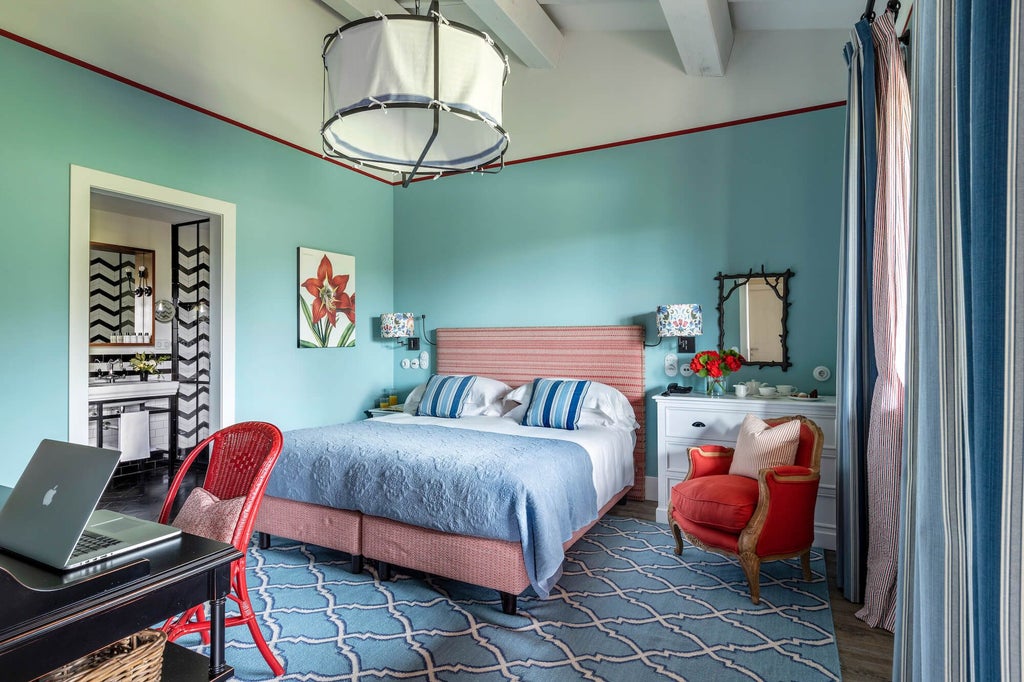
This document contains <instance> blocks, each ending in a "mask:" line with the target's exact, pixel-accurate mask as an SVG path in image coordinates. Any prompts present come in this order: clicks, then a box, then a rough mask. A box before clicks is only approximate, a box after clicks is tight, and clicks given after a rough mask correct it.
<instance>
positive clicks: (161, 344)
mask: <svg viewBox="0 0 1024 682" xmlns="http://www.w3.org/2000/svg"><path fill="white" fill-rule="evenodd" d="M154 347H155V348H156V350H170V349H171V340H170V339H157V340H156V345H155V346H154Z"/></svg>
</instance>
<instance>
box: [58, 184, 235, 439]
mask: <svg viewBox="0 0 1024 682" xmlns="http://www.w3.org/2000/svg"><path fill="white" fill-rule="evenodd" d="M70 203H71V211H70V220H69V227H70V229H69V232H70V243H69V246H70V258H69V350H68V434H69V440H70V441H72V442H77V443H88V442H89V441H90V440H91V438H90V424H91V423H92V424H93V428H94V429H95V428H96V426H95V422H96V420H95V418H93V419H90V416H89V414H90V405H91V404H92V401H91V399H90V395H91V393H95V392H96V384H98V383H100V382H99V381H97V371H96V370H97V368H98V367H100V366H101V365H99V364H98V363H96V362H95V360H96V359H97V357H98V356H102V357H105V358H111V359H112V360H120V361H121V362H120V364H119V365H114V363H113V362H112V363H111V365H112V366H117V367H118V369H119V372H118V373H117V376H115V377H111V378H110V379H109V381H110V383H111V384H113V383H115V382H126V383H127V384H129V385H130V384H131V383H132V382H133V380H134V381H137V380H138V379H141V378H143V377H142V376H136V375H135V374H133V373H132V372H133V370H136V369H137V368H136V367H134V366H131V365H130V363H128V364H127V369H126V363H127V361H128V360H130V359H131V358H132V357H133V356H134V354H135V353H137V352H142V353H144V354H149V355H148V357H150V358H152V359H154V360H156V359H162V358H164V357H166V358H167V359H166V360H164V361H163V362H161V363H159V364H158V365H157V367H156V369H155V372H154V373H156V374H158V376H159V377H160V378H163V379H168V378H169V379H172V380H173V382H174V383H175V394H174V399H173V409H170V411H169V413H170V414H171V415H173V419H174V422H175V428H174V429H173V433H172V432H170V429H169V430H168V433H166V435H162V434H158V438H159V439H160V440H164V439H165V442H166V449H167V450H168V451H169V452H178V451H179V450H183V451H185V452H187V451H188V450H189V449H191V447H192V446H194V445H195V444H196V443H197V442H199V441H201V440H202V439H203V438H205V436H206V435H208V434H209V433H211V432H212V431H215V430H216V429H218V428H220V427H221V426H223V425H227V424H231V423H234V393H235V391H234V378H235V373H234V357H235V355H234V335H235V333H234V330H235V311H234V305H235V295H234V294H235V292H234V280H235V268H234V264H235V255H234V244H235V206H234V205H233V204H230V203H227V202H222V201H219V200H217V199H212V198H209V197H203V196H200V195H195V194H190V193H187V192H182V191H180V190H175V189H172V188H167V187H162V186H158V185H153V184H151V183H145V182H141V181H138V180H133V179H131V178H124V177H121V176H116V175H112V174H109V173H103V172H101V171H95V170H92V169H87V168H81V167H78V166H72V167H71V202H70ZM104 214H106V215H104ZM97 217H99V218H101V220H100V222H102V221H103V220H106V222H107V223H108V224H109V223H113V224H114V226H115V227H114V229H111V228H110V227H109V225H108V227H107V228H105V230H101V232H100V234H99V235H97V234H95V233H94V231H93V227H92V226H93V225H94V224H96V222H97ZM147 228H148V229H147ZM118 230H120V232H118ZM147 232H148V233H149V234H148V236H147V234H146V233H147ZM97 236H99V237H100V239H106V240H107V242H110V241H115V242H122V243H123V245H125V246H130V247H138V248H142V249H145V250H149V251H153V252H154V254H155V263H153V265H151V266H150V267H151V268H152V270H151V271H149V274H150V275H151V278H150V279H151V281H149V280H147V281H146V282H143V283H142V286H141V287H140V283H139V281H138V276H139V275H138V270H139V268H138V267H137V266H135V267H134V268H130V270H131V272H132V273H133V277H135V281H133V282H132V283H131V287H133V288H134V289H133V290H134V292H135V295H136V296H139V290H140V288H141V289H142V291H143V293H142V295H141V299H142V302H141V303H136V304H135V307H136V308H137V309H139V310H141V311H142V313H141V318H142V320H143V322H144V323H146V324H149V325H150V326H151V328H152V331H151V336H150V337H147V336H146V334H147V333H150V331H149V329H150V328H149V327H145V329H146V331H142V330H141V328H140V329H138V330H137V329H131V331H132V332H135V331H138V333H137V334H135V333H133V334H129V335H128V336H124V335H122V334H119V335H118V337H117V338H116V341H117V343H110V341H111V339H110V338H109V336H108V337H106V338H103V339H102V340H101V342H100V343H96V341H95V340H94V338H93V337H94V336H96V333H95V332H96V331H97V325H96V324H95V318H96V313H95V312H94V313H93V315H92V317H93V318H94V319H93V322H94V323H93V324H90V322H91V320H90V308H96V306H94V305H91V303H92V301H91V300H90V260H91V258H90V244H91V243H94V242H97V241H98V239H96V237H97ZM133 242H135V243H133ZM143 242H145V244H143ZM154 245H159V247H158V248H157V247H155V246H154ZM150 247H153V248H150ZM149 286H151V287H152V290H151V291H149V290H148V289H147V287H149ZM147 297H148V298H150V301H149V303H148V309H147V303H146V301H145V299H146V298H147ZM100 314H103V313H102V312H101V313H100ZM101 326H102V325H101ZM118 329H119V331H121V332H124V331H126V330H127V329H128V327H123V328H122V327H119V328H118ZM111 333H112V332H111ZM91 342H92V343H91ZM90 344H91V345H90ZM161 373H166V376H161ZM140 374H145V372H140ZM90 376H91V377H92V378H93V382H92V383H93V385H92V386H90V383H91V382H90ZM104 378H106V377H104ZM146 378H149V377H146ZM104 383H105V382H104ZM140 386H141V384H138V383H135V385H134V386H130V388H137V387H140ZM104 390H108V389H106V388H104ZM115 392H116V389H115ZM100 421H101V423H102V420H100ZM158 421H159V420H158ZM168 426H169V427H170V426H171V424H170V423H168ZM95 437H96V432H95V431H93V433H92V438H95ZM106 445H108V446H109V445H110V444H106Z"/></svg>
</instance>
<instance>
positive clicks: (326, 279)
mask: <svg viewBox="0 0 1024 682" xmlns="http://www.w3.org/2000/svg"><path fill="white" fill-rule="evenodd" d="M302 286H303V288H305V289H306V291H308V292H309V294H310V296H312V297H313V324H316V323H317V322H319V321H320V320H322V319H323V318H324V317H325V316H326V317H327V319H328V321H329V322H330V324H331V326H332V327H336V326H337V325H338V311H341V312H342V313H344V314H345V315H346V316H347V317H348V319H349V321H350V322H352V323H353V324H354V323H355V321H356V319H355V318H356V315H355V308H356V301H355V295H352V296H349V295H348V294H346V293H345V287H347V286H348V275H335V274H334V268H333V267H331V261H330V260H329V259H328V258H327V256H326V254H325V255H324V257H323V258H321V259H320V265H319V266H318V267H317V269H316V277H310V278H309V279H307V280H306V281H305V282H303V283H302Z"/></svg>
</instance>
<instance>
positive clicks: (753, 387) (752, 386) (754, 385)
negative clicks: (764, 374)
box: [743, 379, 764, 395]
mask: <svg viewBox="0 0 1024 682" xmlns="http://www.w3.org/2000/svg"><path fill="white" fill-rule="evenodd" d="M743 383H744V384H746V386H747V391H748V392H749V393H750V394H751V395H757V389H759V388H761V387H762V386H764V382H763V381H755V380H753V379H751V380H750V381H744V382H743Z"/></svg>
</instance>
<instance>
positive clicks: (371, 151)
mask: <svg viewBox="0 0 1024 682" xmlns="http://www.w3.org/2000/svg"><path fill="white" fill-rule="evenodd" d="M323 58H324V69H325V70H326V75H325V79H326V89H327V92H326V97H327V101H326V106H327V108H326V110H325V116H324V117H325V121H324V125H323V128H322V129H321V134H322V135H323V140H324V153H326V154H327V155H328V156H332V157H335V158H340V159H345V160H348V161H352V162H354V163H356V164H357V165H362V166H366V167H369V168H373V169H376V170H383V171H391V172H399V173H402V174H403V185H404V186H408V184H409V182H410V181H411V180H412V178H413V177H415V176H419V175H435V176H437V175H445V174H448V173H462V172H466V171H483V170H484V167H485V166H488V165H491V164H494V163H497V164H498V165H499V169H500V166H501V164H502V163H503V162H504V156H505V150H506V149H507V148H508V133H506V132H505V130H504V129H503V128H502V127H501V89H502V87H503V86H504V85H505V79H506V78H507V77H508V72H509V67H508V60H507V59H506V57H505V54H504V53H503V52H502V51H501V48H499V47H498V46H497V45H495V44H494V41H493V40H491V38H490V37H489V36H487V34H485V33H481V32H479V31H477V30H475V29H472V28H470V27H468V26H463V25H461V24H456V23H454V22H449V21H447V20H446V19H445V18H444V17H442V16H441V15H440V13H439V12H438V11H437V2H436V0H435V2H433V3H432V4H431V6H430V12H429V13H428V14H427V15H425V16H420V15H411V14H410V15H404V14H398V15H395V14H392V15H387V16H384V15H382V14H378V15H377V16H374V17H367V18H365V19H360V20H358V21H353V22H351V23H348V24H345V25H344V26H342V27H341V28H340V29H338V30H337V31H336V32H334V33H331V34H329V35H328V36H327V37H325V38H324V52H323ZM495 172H497V171H495Z"/></svg>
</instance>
